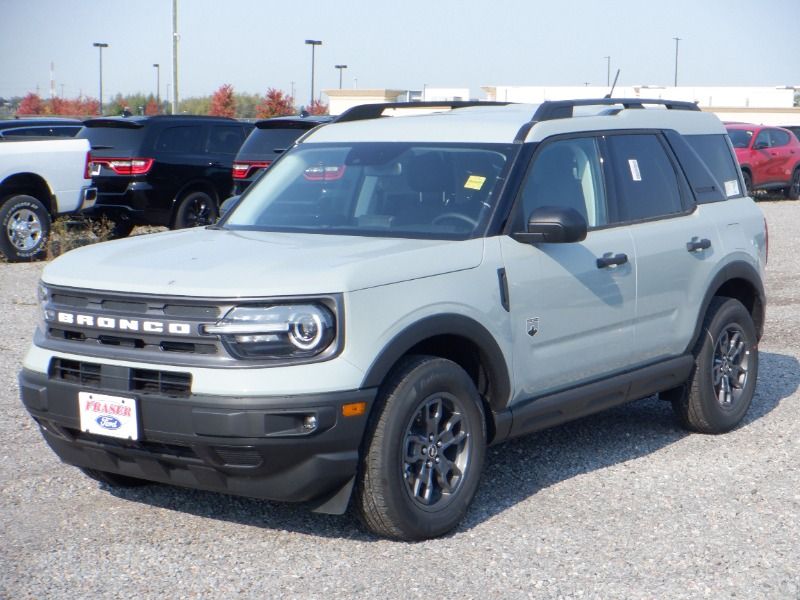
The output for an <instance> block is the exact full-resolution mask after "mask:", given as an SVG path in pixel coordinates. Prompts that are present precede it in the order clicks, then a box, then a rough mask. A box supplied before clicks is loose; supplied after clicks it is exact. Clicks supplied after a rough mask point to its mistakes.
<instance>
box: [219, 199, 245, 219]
mask: <svg viewBox="0 0 800 600" xmlns="http://www.w3.org/2000/svg"><path fill="white" fill-rule="evenodd" d="M239 198H241V196H231V197H230V198H227V199H226V200H225V201H224V202H223V203H222V204H220V205H219V218H220V219H221V218H222V217H224V216H225V215H227V214H228V213H229V212H230V211H231V209H232V208H233V207H234V206H236V204H237V203H238V202H239Z"/></svg>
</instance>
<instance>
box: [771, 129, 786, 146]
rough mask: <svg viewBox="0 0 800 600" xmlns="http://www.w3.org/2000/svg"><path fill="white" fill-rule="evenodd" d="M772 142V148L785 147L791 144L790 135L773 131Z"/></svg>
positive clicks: (777, 130)
mask: <svg viewBox="0 0 800 600" xmlns="http://www.w3.org/2000/svg"><path fill="white" fill-rule="evenodd" d="M770 141H771V142H772V146H785V145H786V144H788V143H789V134H788V133H786V132H785V131H781V130H780V129H771V130H770Z"/></svg>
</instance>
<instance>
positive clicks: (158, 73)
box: [153, 63, 161, 113]
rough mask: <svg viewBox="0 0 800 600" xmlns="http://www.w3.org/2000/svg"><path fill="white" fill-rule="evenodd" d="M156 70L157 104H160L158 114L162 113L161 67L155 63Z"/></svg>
mask: <svg viewBox="0 0 800 600" xmlns="http://www.w3.org/2000/svg"><path fill="white" fill-rule="evenodd" d="M153 66H154V67H155V68H156V104H158V112H159V113H161V65H159V64H158V63H153Z"/></svg>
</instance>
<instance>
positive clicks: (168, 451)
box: [63, 427, 199, 459]
mask: <svg viewBox="0 0 800 600" xmlns="http://www.w3.org/2000/svg"><path fill="white" fill-rule="evenodd" d="M63 430H64V431H65V432H66V433H67V434H68V435H69V436H71V437H72V439H74V440H76V441H79V442H83V443H88V444H93V445H94V444H96V445H99V446H102V447H103V449H104V450H110V451H113V449H114V448H119V449H121V450H138V451H140V452H147V453H148V454H151V455H155V456H158V457H167V458H184V459H185V458H194V459H196V458H199V457H198V456H197V453H196V452H195V451H194V450H193V449H192V447H191V446H184V445H181V444H164V443H162V442H146V441H142V440H139V441H133V440H122V439H116V438H109V437H103V436H98V435H94V434H91V433H86V432H84V431H81V430H79V429H73V428H71V427H64V428H63Z"/></svg>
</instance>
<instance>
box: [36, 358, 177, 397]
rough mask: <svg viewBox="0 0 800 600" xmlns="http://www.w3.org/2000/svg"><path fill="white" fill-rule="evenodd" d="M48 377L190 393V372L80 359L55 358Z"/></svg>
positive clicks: (154, 391) (128, 388)
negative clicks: (129, 367) (130, 366)
mask: <svg viewBox="0 0 800 600" xmlns="http://www.w3.org/2000/svg"><path fill="white" fill-rule="evenodd" d="M49 374H50V378H51V379H60V380H62V381H66V382H69V383H76V384H79V385H87V386H93V387H102V388H103V389H106V390H108V391H110V392H115V391H116V392H135V393H137V394H158V395H161V396H172V397H186V396H189V394H191V392H192V375H191V373H180V372H175V371H158V370H154V369H128V368H126V367H117V366H112V365H101V364H97V363H92V362H85V361H79V360H68V359H64V358H54V359H52V360H51V361H50V371H49Z"/></svg>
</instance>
